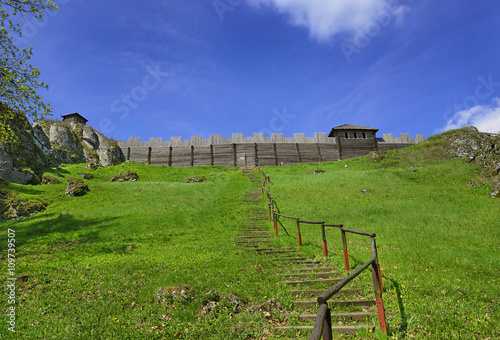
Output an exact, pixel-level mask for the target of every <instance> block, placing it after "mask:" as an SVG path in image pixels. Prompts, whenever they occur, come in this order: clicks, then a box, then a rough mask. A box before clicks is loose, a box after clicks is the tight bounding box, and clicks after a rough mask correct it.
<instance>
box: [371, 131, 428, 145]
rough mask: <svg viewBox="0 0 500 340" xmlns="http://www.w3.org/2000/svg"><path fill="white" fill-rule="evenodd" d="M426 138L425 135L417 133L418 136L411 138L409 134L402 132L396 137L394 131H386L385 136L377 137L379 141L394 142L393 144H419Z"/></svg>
mask: <svg viewBox="0 0 500 340" xmlns="http://www.w3.org/2000/svg"><path fill="white" fill-rule="evenodd" d="M424 140H425V137H424V135H417V136H416V138H411V137H410V135H409V134H407V133H402V134H401V135H400V137H394V136H393V135H392V133H384V137H383V138H377V143H392V144H412V145H413V144H418V143H420V142H423V141H424Z"/></svg>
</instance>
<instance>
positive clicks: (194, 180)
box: [184, 177, 207, 183]
mask: <svg viewBox="0 0 500 340" xmlns="http://www.w3.org/2000/svg"><path fill="white" fill-rule="evenodd" d="M206 180H207V178H206V177H192V178H188V179H186V180H185V181H184V183H200V182H205V181H206Z"/></svg>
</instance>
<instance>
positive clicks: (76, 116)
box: [61, 112, 88, 125]
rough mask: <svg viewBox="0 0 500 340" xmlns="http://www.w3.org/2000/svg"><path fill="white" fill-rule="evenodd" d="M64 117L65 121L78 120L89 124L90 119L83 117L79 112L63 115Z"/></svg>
mask: <svg viewBox="0 0 500 340" xmlns="http://www.w3.org/2000/svg"><path fill="white" fill-rule="evenodd" d="M61 117H62V118H63V122H77V123H82V124H83V125H87V122H88V120H87V119H85V118H84V117H82V116H81V115H80V114H78V113H76V112H75V113H70V114H68V115H63V116H61Z"/></svg>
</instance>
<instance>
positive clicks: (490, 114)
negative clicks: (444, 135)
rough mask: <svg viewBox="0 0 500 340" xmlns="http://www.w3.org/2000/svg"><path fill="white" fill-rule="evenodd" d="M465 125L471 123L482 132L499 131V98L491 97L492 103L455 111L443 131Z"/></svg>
mask: <svg viewBox="0 0 500 340" xmlns="http://www.w3.org/2000/svg"><path fill="white" fill-rule="evenodd" d="M467 125H473V126H475V127H476V128H477V129H478V130H479V131H482V132H491V133H500V98H495V99H493V105H478V106H474V107H471V108H470V109H468V110H464V111H460V112H457V113H455V114H454V115H453V117H452V118H451V119H450V120H448V122H447V123H446V126H445V127H444V128H443V131H448V130H453V129H459V128H462V127H464V126H467Z"/></svg>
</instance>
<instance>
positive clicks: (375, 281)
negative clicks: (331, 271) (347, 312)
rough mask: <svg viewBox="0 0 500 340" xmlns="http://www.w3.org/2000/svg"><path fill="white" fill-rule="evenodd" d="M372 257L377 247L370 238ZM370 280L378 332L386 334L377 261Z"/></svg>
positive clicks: (373, 265) (374, 263) (373, 239)
mask: <svg viewBox="0 0 500 340" xmlns="http://www.w3.org/2000/svg"><path fill="white" fill-rule="evenodd" d="M371 239H372V247H371V248H372V256H376V255H375V254H376V253H377V246H376V243H375V238H374V237H372V238H371ZM372 278H373V290H374V292H375V301H376V303H377V314H378V323H379V325H380V330H381V331H382V332H383V333H385V334H387V324H386V321H385V310H384V301H383V300H382V284H381V278H380V274H379V270H378V266H377V261H375V262H373V263H372Z"/></svg>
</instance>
